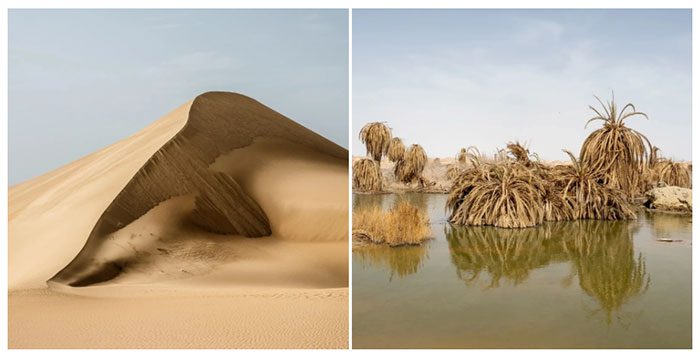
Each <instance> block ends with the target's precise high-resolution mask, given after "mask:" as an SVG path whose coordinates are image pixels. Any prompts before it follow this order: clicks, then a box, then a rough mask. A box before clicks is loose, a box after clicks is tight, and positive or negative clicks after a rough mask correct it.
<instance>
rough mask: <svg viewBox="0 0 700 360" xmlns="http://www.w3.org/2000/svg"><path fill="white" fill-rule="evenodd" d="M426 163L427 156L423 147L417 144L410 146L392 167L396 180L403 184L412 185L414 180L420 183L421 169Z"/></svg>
mask: <svg viewBox="0 0 700 360" xmlns="http://www.w3.org/2000/svg"><path fill="white" fill-rule="evenodd" d="M427 162H428V156H427V155H426V154H425V150H423V147H422V146H420V145H417V144H413V145H411V146H410V147H409V148H408V149H407V150H406V153H405V154H404V156H403V159H401V160H399V161H398V162H397V163H396V165H395V166H394V176H396V180H397V181H400V182H403V183H412V182H413V181H415V180H419V181H421V182H422V180H423V179H422V176H423V169H425V164H426V163H427Z"/></svg>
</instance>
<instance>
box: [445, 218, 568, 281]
mask: <svg viewBox="0 0 700 360" xmlns="http://www.w3.org/2000/svg"><path fill="white" fill-rule="evenodd" d="M445 236H446V238H447V241H448V243H449V248H450V254H451V257H452V263H453V264H454V265H455V267H456V268H457V276H458V277H459V278H460V279H462V280H463V281H464V282H465V283H467V284H468V285H471V284H473V283H475V282H477V281H478V280H479V279H480V276H481V275H482V274H483V273H486V274H488V275H490V276H491V279H490V284H489V287H490V288H494V287H499V286H500V284H501V280H507V281H510V282H512V283H513V284H516V285H517V284H520V283H521V282H523V281H524V280H525V279H527V277H528V276H529V274H530V271H531V270H533V269H536V268H539V267H542V266H544V265H546V264H549V263H550V262H551V261H552V259H554V258H562V257H563V256H562V254H563V251H562V249H561V245H560V244H558V243H557V242H555V241H553V240H552V236H551V228H550V227H549V226H540V227H534V228H526V229H500V228H495V227H491V226H483V227H478V226H453V225H449V224H448V225H446V226H445Z"/></svg>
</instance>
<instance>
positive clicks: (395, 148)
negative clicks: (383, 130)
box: [387, 137, 406, 162]
mask: <svg viewBox="0 0 700 360" xmlns="http://www.w3.org/2000/svg"><path fill="white" fill-rule="evenodd" d="M405 152H406V146H404V144H403V141H402V140H401V139H400V138H397V137H395V138H393V139H391V141H390V142H389V150H388V152H387V156H388V157H389V160H390V161H393V162H397V161H400V160H401V159H403V155H404V153H405Z"/></svg>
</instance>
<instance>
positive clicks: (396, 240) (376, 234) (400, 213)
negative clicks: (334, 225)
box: [352, 200, 431, 246]
mask: <svg viewBox="0 0 700 360" xmlns="http://www.w3.org/2000/svg"><path fill="white" fill-rule="evenodd" d="M352 231H353V234H355V233H360V234H363V235H365V236H366V237H368V238H369V239H370V241H372V242H374V243H378V244H387V245H389V246H401V245H420V244H421V243H423V241H425V240H427V239H429V238H430V236H431V231H430V222H429V218H428V214H427V212H426V211H425V210H424V209H419V208H418V207H416V206H414V205H412V204H411V203H410V202H409V201H406V200H403V201H399V202H397V203H395V204H394V205H393V206H392V207H391V208H390V209H389V210H388V211H382V209H381V208H380V207H370V208H365V209H358V210H355V211H353V214H352Z"/></svg>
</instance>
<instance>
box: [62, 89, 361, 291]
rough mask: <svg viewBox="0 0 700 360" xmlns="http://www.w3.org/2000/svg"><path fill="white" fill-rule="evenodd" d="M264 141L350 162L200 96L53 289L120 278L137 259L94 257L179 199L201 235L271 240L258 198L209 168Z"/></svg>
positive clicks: (249, 104) (297, 128) (262, 114)
mask: <svg viewBox="0 0 700 360" xmlns="http://www.w3.org/2000/svg"><path fill="white" fill-rule="evenodd" d="M259 139H274V140H276V141H277V140H279V141H282V142H285V143H289V144H293V145H294V146H299V147H303V148H307V149H309V150H312V151H314V152H316V153H319V154H324V155H327V156H330V157H333V158H337V159H338V161H347V150H346V149H343V148H342V147H340V146H338V145H336V144H334V143H332V142H330V141H328V140H327V139H325V138H323V137H321V136H320V135H318V134H316V133H314V132H312V131H310V130H308V129H306V128H304V127H303V126H301V125H299V124H297V123H295V122H294V121H292V120H290V119H288V118H286V117H284V116H283V115H281V114H279V113H277V112H275V111H273V110H272V109H270V108H268V107H266V106H264V105H262V104H261V103H259V102H257V101H255V100H253V99H251V98H248V97H246V96H243V95H239V94H234V93H225V92H209V93H205V94H202V95H200V96H198V97H197V98H195V100H194V101H193V103H192V105H191V108H190V110H189V115H188V118H187V122H186V124H185V125H184V127H183V128H182V129H181V130H180V131H179V132H178V133H177V134H176V135H175V137H173V138H172V139H170V140H169V141H168V142H167V143H165V144H164V145H163V146H162V147H161V148H160V149H159V150H158V151H157V152H156V153H155V154H153V156H151V157H150V159H149V160H148V161H147V162H146V163H145V164H143V166H142V167H141V168H140V170H139V171H138V172H137V173H136V174H135V175H134V176H133V177H132V178H131V180H130V181H129V182H128V183H127V185H126V186H125V187H124V188H123V189H122V190H121V192H120V193H119V194H118V195H117V197H116V198H115V199H114V200H113V201H112V202H111V204H110V205H109V206H108V207H107V208H106V210H105V211H104V212H103V214H102V215H101V216H100V218H99V219H98V220H97V222H96V224H95V226H94V227H93V230H92V232H91V233H90V235H89V237H88V238H87V240H86V242H85V245H84V247H83V248H82V250H81V251H80V252H79V253H78V254H77V256H76V257H75V258H74V259H73V260H72V261H71V262H70V263H69V264H68V265H67V266H66V267H65V268H63V269H62V270H61V271H60V272H58V273H57V274H56V275H55V276H54V277H53V278H51V279H50V280H49V282H50V283H51V282H55V283H59V284H66V285H70V286H88V285H92V284H96V283H100V282H104V281H108V280H110V279H113V278H115V277H117V276H119V275H120V274H121V273H122V272H123V271H124V269H126V268H128V267H129V266H130V265H131V262H132V261H134V260H133V259H131V258H129V257H126V258H124V257H121V256H117V257H115V258H112V259H110V260H107V261H105V260H104V259H103V260H100V259H98V258H97V256H96V254H98V253H99V252H100V251H102V250H104V249H105V247H109V246H110V245H109V243H110V239H112V237H113V235H114V234H115V233H117V232H119V231H120V230H122V229H124V228H125V227H127V226H129V225H130V224H133V223H135V222H136V221H137V220H138V219H139V218H141V217H142V216H144V215H145V214H147V213H149V212H150V211H151V210H152V209H154V208H156V207H157V206H159V205H163V204H165V205H167V204H169V200H170V199H174V198H176V197H183V196H185V197H189V198H190V199H191V200H189V201H188V202H186V203H185V204H186V205H184V208H185V210H183V209H182V207H180V208H179V209H177V210H176V211H178V212H180V213H181V212H182V211H186V212H187V213H186V214H185V215H184V216H185V218H184V219H180V221H181V222H183V223H186V224H189V225H192V224H196V225H197V227H198V228H199V230H200V231H201V232H206V233H211V234H227V235H239V236H242V237H246V238H253V237H264V236H268V235H271V234H272V229H273V228H274V226H273V225H274V224H271V223H270V220H269V218H268V216H267V214H266V211H265V209H263V208H262V207H261V205H260V204H259V199H255V198H254V197H253V196H251V195H250V191H249V189H246V188H244V187H243V186H241V184H240V183H239V181H238V179H236V178H234V177H232V176H231V175H229V174H227V173H226V171H225V170H226V169H223V170H224V171H223V172H222V169H217V170H218V171H214V170H212V169H211V165H212V164H213V163H214V162H215V161H216V160H217V158H219V157H221V156H223V155H226V154H228V153H230V152H232V151H233V150H235V149H241V148H245V147H247V146H250V145H251V144H253V142H254V141H257V140H259ZM168 206H170V207H171V208H172V207H173V206H174V205H172V204H170V205H168ZM189 225H188V226H189ZM134 241H136V240H134ZM140 241H146V240H140ZM260 241H265V240H264V239H260Z"/></svg>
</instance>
